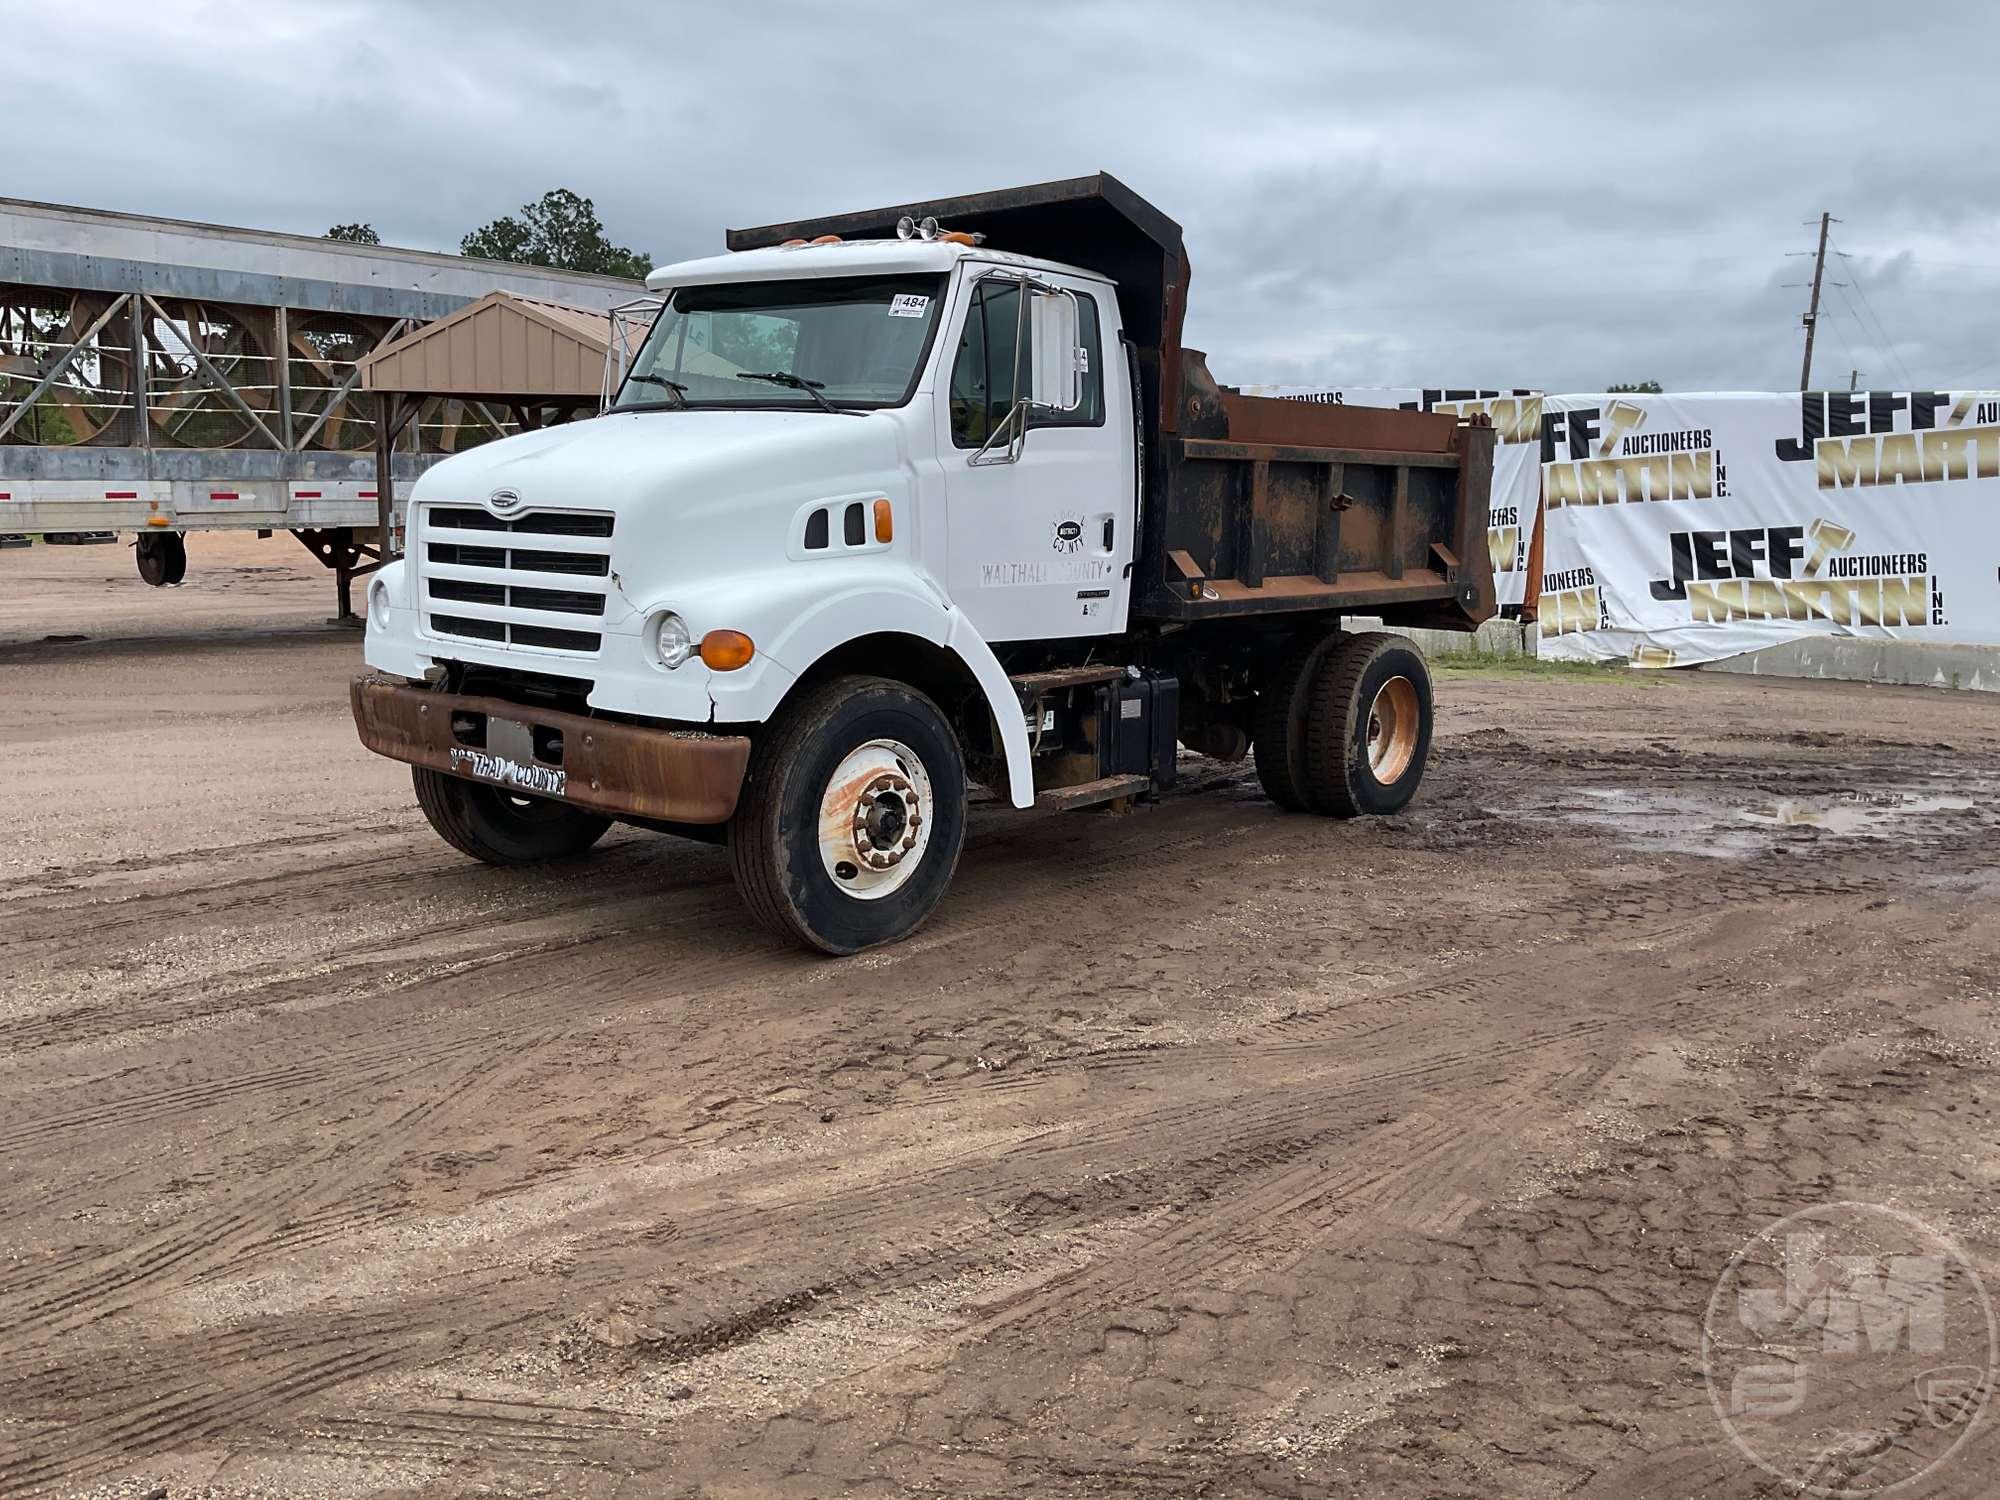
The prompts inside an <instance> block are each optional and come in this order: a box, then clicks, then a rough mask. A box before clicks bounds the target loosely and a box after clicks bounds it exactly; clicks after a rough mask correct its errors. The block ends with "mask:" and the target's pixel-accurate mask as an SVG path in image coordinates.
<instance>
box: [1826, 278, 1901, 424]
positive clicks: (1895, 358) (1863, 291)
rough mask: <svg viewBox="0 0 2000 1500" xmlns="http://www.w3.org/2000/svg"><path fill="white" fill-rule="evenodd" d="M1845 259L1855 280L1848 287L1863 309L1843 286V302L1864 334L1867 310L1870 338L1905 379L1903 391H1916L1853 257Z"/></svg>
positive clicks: (1865, 331)
mask: <svg viewBox="0 0 2000 1500" xmlns="http://www.w3.org/2000/svg"><path fill="white" fill-rule="evenodd" d="M1834 253H1835V254H1839V253H1840V252H1838V251H1835V252H1834ZM1843 258H1844V259H1846V260H1847V261H1848V262H1849V265H1848V275H1850V276H1852V277H1854V280H1853V281H1851V282H1849V283H1847V284H1846V285H1848V286H1852V287H1853V288H1854V290H1855V291H1856V292H1858V293H1860V295H1861V307H1860V308H1857V307H1856V306H1855V305H1854V299H1853V298H1851V297H1849V296H1848V295H1847V291H1846V287H1845V286H1843V287H1842V289H1841V293H1840V296H1841V300H1842V301H1843V302H1845V303H1846V304H1847V310H1848V311H1849V312H1850V313H1852V314H1853V315H1854V321H1855V322H1856V323H1858V324H1860V326H1861V329H1862V331H1863V332H1864V333H1868V322H1867V320H1866V319H1864V318H1863V317H1862V315H1861V311H1862V308H1865V309H1867V312H1868V317H1869V318H1872V319H1873V320H1874V332H1873V333H1870V334H1869V335H1868V336H1869V338H1870V339H1871V340H1872V341H1873V342H1874V344H1875V346H1876V347H1877V348H1878V349H1880V350H1881V351H1882V352H1883V353H1884V354H1885V355H1887V356H1888V359H1889V363H1890V364H1891V365H1893V366H1894V367H1895V370H1896V372H1897V373H1898V374H1899V375H1900V376H1901V377H1902V379H1903V389H1905V390H1910V391H1913V390H1915V389H1916V388H1917V383H1916V381H1915V379H1913V378H1912V376H1911V375H1910V371H1909V367H1908V366H1907V365H1905V364H1904V363H1903V357H1902V355H1901V354H1899V353H1898V352H1897V350H1896V346H1895V341H1894V340H1893V339H1891V338H1890V336H1889V329H1888V327H1887V325H1885V324H1884V323H1883V321H1882V315H1881V314H1880V313H1878V312H1876V311H1875V304H1874V303H1873V302H1871V301H1869V300H1868V291H1867V288H1865V287H1864V286H1862V285H1861V279H1860V277H1859V275H1858V274H1857V273H1856V272H1855V270H1854V268H1853V257H1852V256H1845V257H1843Z"/></svg>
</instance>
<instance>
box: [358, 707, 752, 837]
mask: <svg viewBox="0 0 2000 1500" xmlns="http://www.w3.org/2000/svg"><path fill="white" fill-rule="evenodd" d="M349 698H350V700H351V702H352V704H353V708H354V726H355V728H356V729H357V730H359V731H360V734H361V743H362V744H364V745H366V746H367V747H368V748H369V749H370V750H373V751H374V752H375V753H376V754H377V755H386V756H388V757H389V758H390V759H391V760H401V761H407V762H409V763H410V764H411V765H413V766H425V767H428V768H429V769H431V770H433V771H442V772H444V773H445V774H446V775H448V776H458V777H461V778H463V779H464V780H467V781H476V782H481V783H483V784H486V785H490V786H499V787H503V788H505V789H507V790H509V791H513V792H518V793H522V794H532V795H534V796H539V797H554V798H557V799H558V800H560V801H563V802H568V803H572V804H574V805H575V806H577V807H587V808H589V809H591V810H592V811H593V812H600V813H606V814H608V815H610V816H611V817H615V818H646V819H651V820H654V821H656V822H666V823H726V822H728V821H729V816H730V814H731V813H733V812H735V811H736V798H737V795H738V793H739V792H741V791H742V789H743V772H744V768H745V767H746V766H747V765H748V764H749V762H750V741H749V739H748V738H747V737H746V736H743V735H737V734H705V733H702V732H701V731H699V730H682V729H650V728H646V727H644V726H642V725H638V724H624V723H620V722H618V721H617V720H615V719H595V718H589V717H587V716H585V715H583V714H567V713H557V712H555V711H554V710H552V709H545V708H536V707H533V706H531V705H527V704H520V703H509V702H507V701H506V700H505V699H502V698H484V697H474V696H471V695H469V694H465V693H440V692H433V691H432V690H431V689H429V688H423V687H414V686H412V685H410V684H409V683H405V682H398V681H396V680H394V679H393V678H388V677H378V676H374V675H372V674H371V675H365V676H361V677H357V678H355V679H354V682H353V684H352V686H351V687H350V689H349ZM493 719H498V720H500V721H502V723H503V724H505V725H508V726H510V729H509V734H510V736H511V737H512V741H513V743H511V744H510V745H507V746H501V745H497V744H495V745H489V744H488V743H487V734H486V731H487V729H488V727H489V723H490V720H493ZM511 726H525V728H526V730H527V734H526V735H521V734H519V733H518V731H515V730H514V729H512V728H511ZM557 744H559V745H560V749H559V750H556V749H554V748H553V747H554V746H555V745H557ZM544 748H548V749H549V751H550V753H552V754H553V755H555V756H556V757H557V758H555V759H545V758H543V755H542V753H541V752H542V751H543V750H544ZM509 750H512V751H513V752H514V753H511V754H509V753H507V752H508V751H509Z"/></svg>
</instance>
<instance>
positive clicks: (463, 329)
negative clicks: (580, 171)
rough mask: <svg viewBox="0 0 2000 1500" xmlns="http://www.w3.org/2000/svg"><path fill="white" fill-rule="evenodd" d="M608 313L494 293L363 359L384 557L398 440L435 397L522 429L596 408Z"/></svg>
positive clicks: (608, 330) (601, 392) (609, 335)
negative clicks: (506, 417) (372, 398)
mask: <svg viewBox="0 0 2000 1500" xmlns="http://www.w3.org/2000/svg"><path fill="white" fill-rule="evenodd" d="M612 338H613V334H612V323H611V318H610V317H609V316H608V315H607V314H604V313H596V312H591V311H588V310H587V309H585V308H580V307H568V306H565V305H564V304H562V303H560V302H541V301H537V300H536V299H534V298H532V297H523V296H520V295H518V294H516V293H514V292H492V293H490V294H488V295H487V296H484V297H481V298H480V299H479V300H478V301H477V302H473V303H469V304H467V305H466V306H464V307H461V308H460V309H459V310H458V311H457V312H455V313H452V314H451V315H450V316H448V317H443V318H440V319H438V320H437V321H436V322H435V323H426V324H425V325H424V326H423V327H422V328H418V329H416V330H414V331H412V332H410V333H406V334H404V335H403V337H401V338H399V339H397V340H395V341H394V342H393V343H389V344H384V345H383V346H382V347H381V348H380V349H377V350H376V351H375V352H374V353H373V354H371V355H369V356H368V357H367V358H366V359H365V360H363V361H362V362H361V388H362V389H363V390H365V391H372V392H375V393H376V395H377V396H378V397H379V398H380V401H381V410H380V412H379V413H378V420H377V422H376V424H375V504H376V507H377V513H378V515H379V517H380V521H381V527H382V531H381V536H382V548H383V555H384V556H385V557H386V556H388V555H389V552H390V549H391V546H392V543H391V540H390V535H391V533H390V526H391V523H392V519H393V517H394V514H395V493H394V484H395V479H394V476H393V475H392V474H391V473H390V463H389V457H390V454H391V452H392V451H393V450H394V448H395V444H396V439H397V438H398V437H399V436H401V435H402V431H403V429H404V428H405V427H407V426H408V425H409V423H410V420H411V418H413V417H415V416H416V414H417V412H418V410H419V409H420V408H421V407H422V406H423V404H424V402H426V401H428V400H431V399H432V398H433V397H440V396H443V397H450V398H452V399H455V400H460V401H483V402H489V403H492V404H494V405H499V406H505V407H507V408H508V409H510V410H511V411H512V412H513V414H514V417H515V419H516V420H517V421H519V422H520V424H521V425H522V426H523V427H542V426H545V425H548V424H549V423H550V422H552V421H553V422H563V421H568V420H569V419H571V418H572V417H575V416H577V415H579V414H581V413H586V412H595V411H596V410H597V409H598V407H599V405H600V404H601V403H602V401H603V398H604V364H605V358H606V356H607V354H608V353H609V351H610V348H611V344H612Z"/></svg>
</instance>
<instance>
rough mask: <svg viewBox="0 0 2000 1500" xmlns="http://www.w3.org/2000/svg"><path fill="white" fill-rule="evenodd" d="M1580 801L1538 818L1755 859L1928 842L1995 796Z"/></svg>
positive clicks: (1601, 791) (1657, 844)
mask: <svg viewBox="0 0 2000 1500" xmlns="http://www.w3.org/2000/svg"><path fill="white" fill-rule="evenodd" d="M1573 795H1574V796H1575V797H1576V798H1577V799H1578V800H1577V801H1576V802H1575V803H1574V804H1573V805H1571V806H1568V807H1565V808H1561V809H1558V810H1554V811H1552V812H1550V813H1545V814H1535V815H1531V816H1535V817H1536V818H1537V820H1538V821H1543V820H1545V821H1552V822H1560V823H1568V824H1582V825H1585V826H1587V827H1592V828H1601V829H1605V830H1608V831H1609V832H1611V833H1612V834H1613V835H1614V836H1617V837H1618V838H1619V839H1620V841H1621V842H1623V843H1626V844H1629V845H1633V846H1641V847H1646V848H1650V849H1665V850H1667V851H1669V852H1671V853H1675V854H1700V855H1705V856H1708V857H1710V858H1716V859H1748V858H1751V857H1752V856H1754V855H1758V854H1762V853H1765V852H1767V851H1768V850H1770V849H1772V848H1774V847H1777V846H1778V845H1779V844H1781V843H1784V842H1787V841H1789V840H1791V839H1797V838H1812V837H1815V836H1831V837H1834V838H1884V839H1899V840H1903V841H1921V840H1922V839H1924V838H1927V837H1930V836H1933V835H1935V834H1942V833H1946V832H1959V831H1963V830H1965V829H1966V828H1967V827H1969V826H1971V821H1970V820H1978V821H1979V822H1982V823H1983V822H1985V821H1986V815H1985V813H1984V811H1983V809H1985V808H1988V807H1991V806H1992V805H1993V799H1992V798H1991V796H1990V795H1989V796H1983V797H1977V798H1975V797H1972V796H1968V795H1964V794H1962V793H1951V794H1944V793H1939V792H1936V791H1933V790H1930V789H1928V788H1923V789H1919V788H1915V787H1897V788H1888V789H1876V790H1873V791H1867V792H1860V791H1856V792H1843V793H1836V794H1833V795H1829V796H1816V797H1768V796H1766V797H1757V798H1752V799H1734V798H1729V797H1726V796H1705V795H1703V794H1701V793H1699V792H1690V791H1680V792H1661V791H1653V790H1651V789H1648V788H1640V787H1577V788H1575V789H1574V791H1573Z"/></svg>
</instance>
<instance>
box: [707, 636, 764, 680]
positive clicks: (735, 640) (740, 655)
mask: <svg viewBox="0 0 2000 1500" xmlns="http://www.w3.org/2000/svg"><path fill="white" fill-rule="evenodd" d="M756 654H757V648H756V647H755V646H753V645H752V644H751V643H750V637H749V636H747V635H745V634H744V633H743V632H742V631H740V630H711V631H710V632H709V633H708V634H707V635H705V636H703V637H702V638H701V659H702V660H703V661H704V662H706V663H707V664H708V665H709V667H710V668H711V669H712V670H714V671H717V672H734V671H735V670H736V669H737V668H738V667H747V666H749V665H750V658H751V657H753V656H755V655H756Z"/></svg>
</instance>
